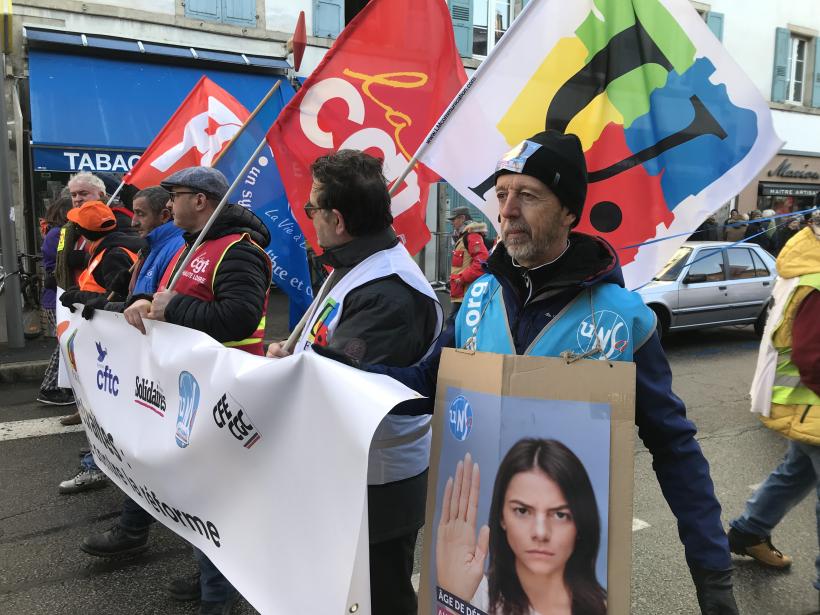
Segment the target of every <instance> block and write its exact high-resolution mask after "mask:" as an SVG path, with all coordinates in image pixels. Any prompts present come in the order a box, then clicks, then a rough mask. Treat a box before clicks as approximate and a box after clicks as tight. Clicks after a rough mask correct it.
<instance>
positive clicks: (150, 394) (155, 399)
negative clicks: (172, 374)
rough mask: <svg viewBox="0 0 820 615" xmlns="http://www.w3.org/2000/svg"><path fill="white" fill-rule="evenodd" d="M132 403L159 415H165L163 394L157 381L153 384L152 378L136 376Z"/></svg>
mask: <svg viewBox="0 0 820 615" xmlns="http://www.w3.org/2000/svg"><path fill="white" fill-rule="evenodd" d="M134 403H135V404H137V405H138V406H142V407H143V408H148V409H149V410H150V411H151V412H155V413H156V414H159V415H160V416H165V408H166V406H165V394H164V393H163V392H162V388H161V387H160V386H159V382H157V383H156V384H155V383H154V381H153V380H148V379H147V378H140V377H139V376H137V380H136V384H135V385H134Z"/></svg>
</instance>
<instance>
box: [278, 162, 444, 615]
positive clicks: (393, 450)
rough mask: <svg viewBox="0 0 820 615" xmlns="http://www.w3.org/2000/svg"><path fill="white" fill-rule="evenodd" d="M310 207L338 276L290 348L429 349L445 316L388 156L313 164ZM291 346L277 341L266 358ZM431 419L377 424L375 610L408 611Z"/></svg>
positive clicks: (364, 354)
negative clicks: (401, 236) (394, 207)
mask: <svg viewBox="0 0 820 615" xmlns="http://www.w3.org/2000/svg"><path fill="white" fill-rule="evenodd" d="M311 171H312V173H313V186H312V188H311V191H310V201H309V202H308V203H307V204H305V213H306V214H307V216H308V217H309V218H310V219H311V221H312V222H313V228H314V229H315V230H316V237H317V240H318V243H319V246H320V247H321V248H322V249H323V250H324V253H323V254H322V256H321V257H320V259H321V261H322V263H323V264H325V265H328V266H330V267H333V273H332V274H331V275H330V277H329V278H328V279H327V281H326V282H325V284H324V285H323V286H322V289H321V291H320V292H319V295H318V297H317V299H316V300H315V301H314V302H313V304H312V306H311V308H310V309H309V311H308V318H307V321H306V325H305V327H304V329H303V331H302V332H301V335H300V337H299V339H298V342H297V343H296V347H295V349H294V350H293V352H297V353H298V352H311V351H312V350H313V349H314V348H317V347H328V348H331V349H334V350H335V351H336V352H338V353H340V354H343V355H345V356H347V357H350V358H353V359H357V360H362V361H369V362H379V363H387V364H388V365H395V366H409V365H413V364H415V363H416V362H418V361H419V360H421V359H422V358H423V357H424V356H425V355H426V353H427V352H428V351H429V349H430V348H431V346H432V343H433V341H434V340H435V338H436V335H437V334H438V332H439V330H440V327H441V323H442V312H441V306H440V305H439V303H438V300H437V298H436V295H435V293H434V292H433V289H432V288H431V287H430V284H429V282H428V281H427V279H426V278H425V277H424V275H423V274H422V273H421V271H420V270H419V268H418V266H417V265H416V264H415V263H414V262H413V260H412V259H411V258H410V255H409V254H408V253H407V250H406V249H405V248H404V246H403V245H401V243H399V240H398V239H397V237H396V234H395V233H394V232H393V229H392V227H391V225H392V223H393V215H392V214H391V211H390V195H389V194H388V191H387V182H386V181H385V178H384V175H383V173H382V161H381V160H378V159H376V158H373V157H372V156H368V155H367V154H365V153H363V152H359V151H353V150H342V151H340V152H337V153H335V154H330V155H327V156H322V157H320V158H318V159H317V160H316V161H315V162H314V163H313V165H312V166H311ZM289 354H290V352H289V351H288V349H286V348H285V347H284V345H283V344H282V343H274V344H271V345H270V347H269V348H268V356H269V357H275V358H279V357H285V356H287V355H289ZM429 424H430V421H429V417H426V416H424V417H393V418H387V419H385V420H384V421H382V423H381V424H380V425H379V428H378V429H377V431H376V434H375V435H374V437H373V443H372V444H371V447H370V459H369V464H368V470H367V474H368V476H367V484H368V488H367V498H368V517H369V519H368V526H369V537H370V595H371V603H372V611H373V613H379V614H381V613H389V614H390V615H411V614H413V615H414V614H415V613H416V610H417V603H416V594H415V591H414V589H413V585H412V583H411V575H412V573H413V551H414V548H415V544H416V536H417V534H418V530H419V528H421V526H422V524H423V523H424V505H425V497H426V492H427V466H428V462H429V456H430V438H431V436H430V431H429Z"/></svg>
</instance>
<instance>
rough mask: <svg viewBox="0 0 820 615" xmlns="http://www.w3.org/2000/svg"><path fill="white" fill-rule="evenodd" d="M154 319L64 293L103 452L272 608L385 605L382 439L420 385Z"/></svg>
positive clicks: (132, 491) (76, 384)
mask: <svg viewBox="0 0 820 615" xmlns="http://www.w3.org/2000/svg"><path fill="white" fill-rule="evenodd" d="M146 329H147V335H142V334H141V333H140V332H139V331H137V330H136V329H135V328H134V327H132V326H130V325H128V324H127V323H126V322H125V320H124V317H123V316H122V315H121V314H114V313H110V312H103V311H97V313H96V314H95V316H94V319H93V320H91V321H87V320H84V319H83V318H82V317H81V315H80V313H79V311H77V312H75V313H74V314H70V313H69V312H68V310H67V309H65V308H63V307H62V305H58V336H59V343H60V348H61V350H62V357H63V361H61V363H63V364H64V365H65V367H66V371H67V372H68V377H69V380H70V383H71V386H72V387H73V388H74V395H75V397H76V399H77V408H78V409H79V411H80V414H81V416H82V419H83V424H84V425H85V429H86V433H87V435H88V441H89V442H90V444H91V449H92V451H93V454H94V458H95V460H96V462H97V465H99V466H100V468H101V469H102V470H103V471H104V472H105V473H106V474H107V475H108V476H109V478H111V480H112V481H114V482H115V483H116V484H117V486H119V487H120V489H122V490H123V491H124V492H125V493H126V494H127V495H128V496H130V497H131V498H133V499H134V500H135V501H136V502H137V503H139V504H140V505H141V506H142V507H143V508H144V509H145V510H146V511H148V512H149V513H151V514H152V515H153V516H154V517H156V519H157V520H158V521H160V522H161V523H163V524H164V525H166V526H167V527H168V528H170V529H171V530H173V531H174V532H176V533H177V534H179V535H180V536H181V537H182V538H184V539H185V540H187V541H188V542H190V543H191V544H193V545H194V546H196V547H198V548H199V549H201V550H202V551H204V552H205V554H206V555H207V556H208V557H209V558H210V559H211V561H212V562H213V563H214V564H215V565H216V566H217V567H218V568H219V569H220V571H222V573H223V574H224V575H225V576H226V577H227V578H228V579H229V580H230V581H231V583H233V585H234V586H235V587H236V588H237V589H238V590H239V592H240V593H241V594H242V595H243V596H244V597H245V598H246V599H247V600H248V602H250V603H251V604H252V605H253V606H254V608H256V609H257V610H258V611H259V612H261V613H263V614H282V615H291V614H293V613H348V612H350V613H352V612H356V613H364V614H369V613H370V605H369V602H370V596H369V589H370V584H369V563H368V550H367V545H368V540H367V506H366V494H367V457H368V449H369V447H370V441H371V439H372V436H373V433H374V431H375V430H376V427H377V426H378V424H379V423H380V421H381V420H382V418H383V417H384V416H385V414H386V413H387V412H388V411H389V410H390V409H391V408H392V407H393V406H395V405H396V404H397V403H399V402H401V401H404V400H406V399H410V398H413V397H418V395H417V394H415V393H413V392H412V391H410V390H409V389H407V388H405V387H403V386H402V385H400V384H399V383H398V382H396V381H394V380H392V379H390V378H387V377H386V376H378V375H375V374H368V373H365V372H362V371H359V370H356V369H353V368H349V367H346V366H344V365H341V364H338V363H336V362H334V361H330V360H327V359H323V358H321V357H319V356H317V355H314V354H312V353H307V352H305V353H301V354H299V355H297V356H294V357H288V358H286V359H279V360H273V359H266V358H264V357H257V356H253V355H250V354H248V353H246V352H242V351H240V350H236V349H230V348H225V347H224V346H222V345H221V344H219V343H218V342H216V341H215V340H213V339H212V338H210V337H208V336H207V335H205V334H204V333H200V332H198V331H194V330H192V329H186V328H183V327H179V326H176V325H171V324H167V323H162V322H151V321H147V322H146ZM354 605H355V608H354Z"/></svg>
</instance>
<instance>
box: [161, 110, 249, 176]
mask: <svg viewBox="0 0 820 615" xmlns="http://www.w3.org/2000/svg"><path fill="white" fill-rule="evenodd" d="M242 124H243V122H242V120H240V119H239V118H238V117H236V115H235V114H234V113H233V112H232V111H231V110H230V109H228V107H226V106H225V105H223V104H222V103H221V102H220V101H219V100H217V99H216V98H214V97H213V96H209V97H208V110H207V111H206V112H204V113H200V114H198V115H195V116H194V117H192V118H191V119H190V120H188V123H187V124H185V128H184V129H183V131H182V141H180V142H179V143H177V144H175V145H173V146H171V147H170V148H169V149H167V150H166V151H165V152H164V153H162V154H160V155H159V156H157V157H156V158H154V160H152V161H151V166H152V167H154V168H155V169H157V170H159V171H162V172H165V171H167V170H168V169H170V168H171V167H172V166H174V165H175V164H176V163H177V162H179V161H180V160H181V159H182V157H183V156H185V154H187V153H188V152H189V151H191V150H192V149H193V148H196V149H197V151H198V152H199V154H200V155H201V158H200V165H202V166H205V167H209V166H211V162H212V161H213V159H214V157H215V156H216V155H217V154H218V153H219V152H220V150H221V149H222V146H223V145H224V144H225V143H227V142H228V141H230V140H231V139H232V138H233V136H234V135H235V134H236V133H237V132H239V129H240V128H241V127H242Z"/></svg>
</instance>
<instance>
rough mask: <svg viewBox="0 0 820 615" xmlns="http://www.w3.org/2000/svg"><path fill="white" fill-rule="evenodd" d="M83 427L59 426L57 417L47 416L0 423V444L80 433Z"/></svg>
mask: <svg viewBox="0 0 820 615" xmlns="http://www.w3.org/2000/svg"><path fill="white" fill-rule="evenodd" d="M82 430H83V426H82V425H81V424H80V425H70V426H68V427H66V426H65V425H61V424H60V417H59V416H49V417H46V418H41V419H28V420H26V421H9V422H8V423H0V442H4V441H6V440H21V439H23V438H38V437H40V436H54V435H57V434H61V433H73V432H76V431H82Z"/></svg>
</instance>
